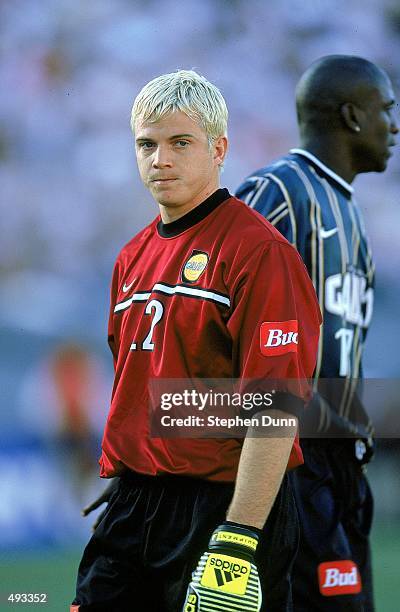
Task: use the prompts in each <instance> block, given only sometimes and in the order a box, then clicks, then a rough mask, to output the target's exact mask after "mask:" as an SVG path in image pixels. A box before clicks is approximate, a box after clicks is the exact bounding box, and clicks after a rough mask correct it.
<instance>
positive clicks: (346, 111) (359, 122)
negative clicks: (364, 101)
mask: <svg viewBox="0 0 400 612" xmlns="http://www.w3.org/2000/svg"><path fill="white" fill-rule="evenodd" d="M340 114H341V117H342V119H343V121H344V123H345V125H346V126H347V127H348V128H349V130H351V131H352V132H361V128H362V126H363V125H364V118H365V113H364V111H363V110H361V108H359V107H358V106H356V105H355V104H353V103H352V102H346V103H345V104H342V106H341V107H340Z"/></svg>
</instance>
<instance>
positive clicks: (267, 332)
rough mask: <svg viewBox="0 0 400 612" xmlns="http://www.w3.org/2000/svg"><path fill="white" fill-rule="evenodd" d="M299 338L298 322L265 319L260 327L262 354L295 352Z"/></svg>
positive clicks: (294, 320) (272, 354)
mask: <svg viewBox="0 0 400 612" xmlns="http://www.w3.org/2000/svg"><path fill="white" fill-rule="evenodd" d="M298 338H299V330H298V322H297V320H296V319H293V320H291V321H266V322H264V323H261V327H260V349H261V353H262V354H263V355H266V356H267V357H269V356H274V355H284V354H285V353H297V345H298Z"/></svg>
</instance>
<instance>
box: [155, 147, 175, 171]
mask: <svg viewBox="0 0 400 612" xmlns="http://www.w3.org/2000/svg"><path fill="white" fill-rule="evenodd" d="M171 165H172V160H171V153H170V151H169V148H168V147H160V146H158V147H157V149H156V151H155V152H154V156H153V167H154V168H169V167H171Z"/></svg>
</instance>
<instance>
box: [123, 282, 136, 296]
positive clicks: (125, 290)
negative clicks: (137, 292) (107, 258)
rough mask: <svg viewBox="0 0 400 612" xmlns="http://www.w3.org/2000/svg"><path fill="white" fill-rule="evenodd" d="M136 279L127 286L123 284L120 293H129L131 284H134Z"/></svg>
mask: <svg viewBox="0 0 400 612" xmlns="http://www.w3.org/2000/svg"><path fill="white" fill-rule="evenodd" d="M135 280H136V278H134V279H133V281H132V282H131V283H129V285H127V284H126V283H124V286H123V287H122V291H123V292H124V293H126V292H127V291H129V289H130V288H131V287H132V285H133V283H134V282H135Z"/></svg>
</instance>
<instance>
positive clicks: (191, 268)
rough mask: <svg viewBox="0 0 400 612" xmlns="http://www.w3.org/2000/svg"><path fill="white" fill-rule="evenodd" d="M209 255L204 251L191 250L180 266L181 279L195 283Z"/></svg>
mask: <svg viewBox="0 0 400 612" xmlns="http://www.w3.org/2000/svg"><path fill="white" fill-rule="evenodd" d="M208 261H209V257H208V255H207V253H205V252H204V251H192V254H191V255H190V257H189V259H187V260H186V262H185V263H184V265H183V268H182V275H181V276H182V281H183V282H184V283H196V282H197V281H198V280H199V278H200V276H201V275H202V274H203V272H204V270H205V269H206V267H207V264H208Z"/></svg>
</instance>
